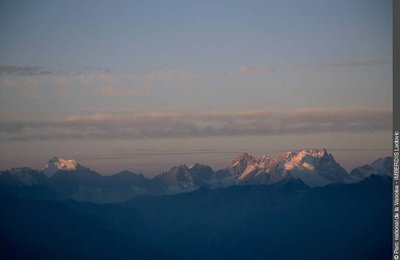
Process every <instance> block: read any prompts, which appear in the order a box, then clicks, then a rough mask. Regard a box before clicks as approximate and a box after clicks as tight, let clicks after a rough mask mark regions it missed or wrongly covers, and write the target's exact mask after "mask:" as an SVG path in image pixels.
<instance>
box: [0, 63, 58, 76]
mask: <svg viewBox="0 0 400 260" xmlns="http://www.w3.org/2000/svg"><path fill="white" fill-rule="evenodd" d="M50 73H51V72H50V71H46V70H44V69H42V68H41V67H37V66H35V67H33V66H1V65H0V75H20V76H26V75H37V74H50Z"/></svg>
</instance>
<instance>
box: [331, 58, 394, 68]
mask: <svg viewBox="0 0 400 260" xmlns="http://www.w3.org/2000/svg"><path fill="white" fill-rule="evenodd" d="M383 64H392V61H391V60H390V59H371V60H350V61H337V62H332V63H329V64H327V65H326V67H329V68H338V67H360V66H371V65H383Z"/></svg>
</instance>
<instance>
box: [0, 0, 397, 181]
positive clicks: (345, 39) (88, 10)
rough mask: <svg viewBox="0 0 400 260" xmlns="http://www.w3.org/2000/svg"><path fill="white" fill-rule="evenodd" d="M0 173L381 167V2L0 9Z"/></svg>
mask: <svg viewBox="0 0 400 260" xmlns="http://www.w3.org/2000/svg"><path fill="white" fill-rule="evenodd" d="M0 35H1V37H0V169H8V168H11V167H21V166H29V167H32V168H41V167H43V166H44V165H45V164H46V162H47V161H48V160H49V159H50V158H51V157H53V156H55V155H57V156H61V157H65V158H74V159H77V160H78V161H79V162H80V163H81V164H83V165H85V166H88V167H90V168H92V169H94V170H96V171H98V172H100V173H102V174H111V173H114V172H117V171H120V170H124V169H127V170H131V171H134V172H142V173H144V174H146V175H148V176H153V175H155V174H158V173H160V172H161V171H163V170H167V169H168V168H170V167H172V166H174V165H179V164H187V165H191V164H194V163H195V162H200V163H205V164H209V165H211V166H212V167H213V168H222V167H225V166H227V165H229V164H230V162H231V160H232V159H233V158H234V157H236V156H237V155H238V154H240V153H242V152H249V153H250V154H253V155H255V156H261V155H262V154H268V155H272V156H274V155H278V154H279V153H280V152H283V151H287V150H297V149H302V148H323V147H324V148H326V149H327V150H328V152H330V153H332V154H333V155H334V157H335V158H336V159H337V161H338V162H339V163H340V164H341V165H342V166H344V167H345V168H346V169H347V170H350V169H352V168H354V167H356V166H360V165H362V164H365V163H370V162H371V161H373V160H374V159H377V158H378V157H382V156H386V155H389V154H390V150H391V140H392V138H391V129H392V1H388V0H337V1H328V0H321V1H311V0H310V1H308V0H301V1H298V0H297V1H294V0H288V1H278V0H276V1H272V0H271V1H266V0H262V1H256V0H254V1H253V0H252V1H236V0H230V1H228V0H226V1H175V0H168V1H161V0H159V1H155V0H148V1H139V0H135V1H123V0H118V1H103V0H96V1H94V0H93V1H92V0H85V1H75V0H70V1H54V0H52V1H45V0H43V1H18V0H17V1H11V0H0Z"/></svg>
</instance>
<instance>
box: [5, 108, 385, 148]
mask: <svg viewBox="0 0 400 260" xmlns="http://www.w3.org/2000/svg"><path fill="white" fill-rule="evenodd" d="M391 128H392V111H391V110H389V109H386V110H385V109H368V108H349V109H296V110H259V111H240V112H218V111H214V112H205V113H183V112H148V113H135V112H132V113H129V112H124V113H98V114H90V115H70V116H67V117H66V118H64V119H63V120H60V121H42V122H30V121H3V122H1V123H0V140H20V141H25V140H71V139H79V140H93V139H94V140H98V139H135V138H136V139H141V138H170V137H175V138H176V137H178V138H179V137H207V136H257V135H287V134H299V135H301V134H313V133H339V132H352V133H354V132H379V131H390V130H391Z"/></svg>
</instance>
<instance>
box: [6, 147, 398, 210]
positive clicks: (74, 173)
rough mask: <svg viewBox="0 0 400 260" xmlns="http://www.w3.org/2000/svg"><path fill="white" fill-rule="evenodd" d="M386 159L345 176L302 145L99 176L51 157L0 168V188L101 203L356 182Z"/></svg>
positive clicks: (387, 162)
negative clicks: (33, 164) (38, 165)
mask: <svg viewBox="0 0 400 260" xmlns="http://www.w3.org/2000/svg"><path fill="white" fill-rule="evenodd" d="M392 162H393V158H392V157H385V158H381V159H378V160H376V161H374V162H373V163H372V164H366V165H364V166H361V167H358V168H355V169H354V170H352V171H351V172H350V174H348V173H347V172H346V171H345V169H343V168H342V167H341V166H340V164H339V163H337V162H336V160H335V159H334V157H333V155H332V154H330V153H328V152H327V151H326V150H325V149H303V150H300V151H289V152H284V153H282V154H280V155H279V156H277V157H270V156H268V155H263V156H261V157H260V158H255V157H253V156H252V155H250V154H248V153H243V154H241V155H239V156H237V157H236V158H234V159H233V160H232V162H231V164H230V165H229V166H228V167H226V168H224V169H219V170H216V171H214V170H213V169H212V168H211V167H209V166H207V165H203V164H200V163H195V164H194V165H193V166H190V167H188V166H187V165H179V166H175V167H172V168H171V169H169V170H168V171H165V172H162V173H161V174H159V175H157V176H155V177H154V178H152V179H149V178H146V177H145V176H144V175H143V174H136V173H133V172H129V171H123V172H119V173H116V174H114V175H109V176H103V175H100V174H98V173H97V172H95V171H92V170H90V169H89V168H86V167H84V166H82V165H80V164H79V163H78V162H77V161H76V160H74V159H64V158H60V157H54V158H52V159H51V160H49V162H48V163H47V164H46V166H45V167H44V168H43V169H42V170H33V169H30V168H26V167H24V168H17V169H11V170H7V171H3V172H0V186H1V187H3V188H2V190H3V192H4V191H10V192H12V193H14V194H20V195H21V194H22V196H25V195H26V194H28V195H29V194H30V193H31V192H32V190H35V192H36V190H40V189H41V188H43V189H45V190H46V192H44V193H43V194H44V195H43V194H42V192H36V193H35V194H36V195H37V196H42V195H43V196H47V194H48V193H49V192H50V193H51V194H57V196H59V197H61V198H72V199H76V200H80V201H93V202H101V203H103V202H117V201H124V200H127V199H129V198H132V197H135V196H138V195H144V194H153V195H161V194H176V193H182V192H190V191H194V190H196V189H198V188H209V189H215V188H223V187H229V186H233V185H260V184H274V183H277V182H281V181H283V180H288V179H299V180H301V181H302V182H304V183H305V184H306V185H308V186H310V187H317V186H325V185H327V184H332V183H351V182H358V181H362V180H363V179H365V178H367V177H369V176H370V175H372V174H375V175H381V176H391V174H392V168H391V167H392ZM28 195H27V196H28Z"/></svg>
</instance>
